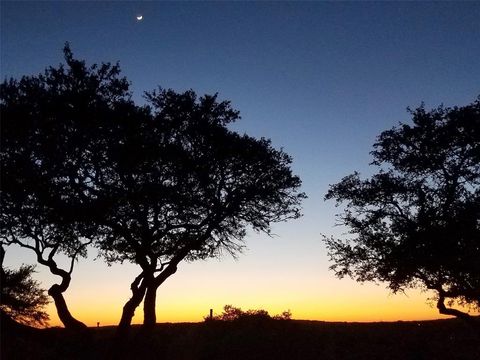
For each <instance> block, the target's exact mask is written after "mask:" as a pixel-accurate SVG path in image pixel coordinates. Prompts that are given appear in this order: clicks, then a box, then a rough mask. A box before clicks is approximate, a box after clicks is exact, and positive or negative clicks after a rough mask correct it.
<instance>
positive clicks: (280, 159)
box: [99, 90, 304, 329]
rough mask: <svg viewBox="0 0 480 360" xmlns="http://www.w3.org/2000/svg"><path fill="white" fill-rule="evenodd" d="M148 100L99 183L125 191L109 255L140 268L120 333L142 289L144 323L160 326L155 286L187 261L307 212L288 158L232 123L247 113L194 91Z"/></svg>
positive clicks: (230, 247) (106, 248)
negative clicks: (147, 110)
mask: <svg viewBox="0 0 480 360" xmlns="http://www.w3.org/2000/svg"><path fill="white" fill-rule="evenodd" d="M146 97H147V99H148V100H149V101H150V104H151V107H152V109H151V114H143V116H144V119H143V120H142V121H140V122H139V121H132V122H131V123H130V124H129V125H128V126H124V136H123V138H122V136H119V135H118V134H117V135H116V136H117V137H116V138H115V139H116V141H115V144H116V145H115V147H114V146H112V147H111V148H110V150H111V151H112V153H111V154H109V155H108V158H109V160H110V168H111V170H109V173H110V175H111V176H109V177H108V178H105V183H104V185H101V186H104V192H105V193H110V194H118V196H117V195H115V196H114V197H113V198H114V199H116V201H117V203H116V204H115V206H114V207H112V208H111V212H110V214H109V216H108V217H107V218H106V221H105V222H104V225H105V226H104V231H105V234H107V235H106V237H105V240H104V241H102V242H101V243H100V244H99V246H100V248H101V250H102V252H103V254H104V255H105V257H106V259H107V260H108V261H110V262H111V261H130V262H133V263H136V264H138V265H140V267H141V269H142V271H141V273H140V274H139V276H138V277H137V278H136V279H135V280H134V282H133V283H132V285H131V290H132V298H131V299H130V300H129V301H128V302H127V303H126V304H125V306H124V309H123V314H122V319H121V322H120V329H122V328H123V329H125V328H128V326H129V325H130V322H131V319H132V317H133V315H134V311H135V309H136V307H137V306H138V305H139V304H140V302H141V301H142V299H143V297H144V295H145V301H144V324H145V325H146V326H147V327H149V326H151V325H153V324H155V322H156V317H155V301H156V291H157V289H158V287H159V286H160V285H161V284H162V283H163V282H164V281H165V280H166V279H167V278H168V277H169V276H171V275H172V274H174V273H175V272H176V270H177V266H178V264H179V263H180V262H181V261H182V260H187V261H194V260H197V259H205V258H208V257H215V256H218V255H220V254H221V253H222V251H226V252H228V253H231V254H236V253H238V252H239V251H241V249H242V239H243V238H244V236H245V233H246V229H247V227H248V226H251V227H252V228H253V229H254V230H256V231H263V232H266V233H269V232H270V224H271V223H273V222H277V221H283V220H287V219H291V218H297V217H299V216H300V209H299V206H300V202H301V200H302V199H303V198H304V194H303V193H299V192H298V188H299V186H300V179H299V178H298V177H297V176H294V175H292V173H291V170H290V167H289V165H290V162H291V159H290V157H289V156H288V155H287V154H285V153H284V152H283V151H281V150H275V149H274V148H273V147H272V146H271V144H270V141H269V140H266V139H255V138H252V137H249V136H247V135H240V134H237V133H236V132H234V131H231V130H229V129H228V128H227V125H228V124H230V123H232V122H234V121H235V120H237V119H238V118H239V114H238V112H237V111H235V110H233V109H232V108H231V107H230V104H229V102H227V101H223V102H218V101H217V97H216V96H208V95H206V96H203V97H200V98H197V96H196V94H195V93H194V92H193V91H187V92H185V93H176V92H174V91H172V90H160V91H158V92H152V93H148V94H146ZM147 115H149V116H147ZM137 118H141V116H137ZM126 121H128V120H126ZM112 202H113V199H112Z"/></svg>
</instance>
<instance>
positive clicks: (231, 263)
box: [0, 1, 480, 325]
mask: <svg viewBox="0 0 480 360" xmlns="http://www.w3.org/2000/svg"><path fill="white" fill-rule="evenodd" d="M137 14H142V15H143V21H140V22H139V21H137V20H136V18H135V17H136V15H137ZM478 19H480V3H479V2H438V3H433V2H432V3H430V2H414V3H412V2H382V3H380V2H355V3H349V2H341V3H338V2H201V3H200V2H120V1H111V2H84V1H76V2H67V1H62V2H60V1H58V2H46V1H39V2H17V1H2V2H1V54H0V60H1V68H0V75H1V77H2V79H4V78H6V77H20V76H21V75H24V74H37V73H39V72H41V71H43V69H44V68H45V67H46V66H49V65H57V64H59V63H60V62H61V61H62V51H61V50H62V48H63V45H64V43H65V41H69V42H70V44H71V48H72V50H73V52H74V55H75V56H76V57H77V58H81V59H85V60H86V61H87V62H88V63H93V62H97V63H98V62H102V61H104V62H106V61H110V62H116V61H119V62H120V65H121V68H122V70H123V74H124V75H125V76H127V78H128V79H129V80H130V81H131V82H132V90H133V91H134V98H135V99H136V100H137V101H138V102H142V101H143V100H142V97H141V95H142V93H143V91H145V90H152V89H154V88H156V87H157V86H158V85H160V86H162V87H164V88H173V89H175V90H177V91H183V90H187V89H190V88H191V89H194V90H195V91H196V92H198V93H200V94H203V93H215V92H218V93H219V96H220V98H221V99H228V100H231V101H232V104H233V106H234V107H235V108H236V109H238V110H240V112H241V114H242V120H240V121H239V122H238V124H236V125H235V129H237V130H238V131H240V132H247V133H248V134H250V135H253V136H256V137H260V136H264V137H268V138H271V139H272V141H273V144H274V146H276V147H283V148H284V150H285V151H286V152H287V153H289V154H291V155H292V156H293V159H294V163H293V169H294V171H295V173H297V174H298V175H299V176H300V177H301V178H302V180H303V191H305V192H306V193H307V195H308V196H309V198H308V199H307V200H306V201H305V202H304V217H303V218H302V219H300V220H296V221H292V222H289V223H284V224H278V225H275V226H274V227H273V230H274V233H275V234H276V236H274V237H273V238H268V237H266V236H264V235H259V234H255V233H251V234H249V236H248V238H247V247H248V250H247V251H246V252H245V253H244V254H243V255H241V256H240V257H239V258H238V260H233V259H232V258H230V257H228V256H225V257H224V258H222V259H220V260H216V259H211V260H208V261H200V262H197V263H193V264H182V265H181V266H180V267H179V271H178V272H177V273H176V274H175V275H174V276H172V277H171V278H170V279H169V280H168V281H167V282H166V283H165V284H164V285H162V286H161V287H160V288H159V291H158V305H157V319H158V321H160V322H164V321H200V320H202V317H203V316H204V315H206V314H207V313H208V309H210V308H214V310H215V311H216V312H220V311H221V309H222V307H223V305H225V304H233V305H236V306H240V307H242V308H244V309H248V308H264V309H267V310H269V311H270V313H272V314H274V313H279V312H281V311H283V310H286V309H290V310H291V311H292V313H293V317H294V318H297V319H316V320H327V321H379V320H412V319H431V318H439V317H440V316H439V315H438V314H437V311H436V309H435V308H432V307H431V306H430V305H428V303H426V298H428V297H429V296H430V295H431V294H428V293H420V292H417V291H407V293H406V294H399V295H392V294H390V293H389V291H388V290H385V286H384V285H382V284H380V285H373V284H365V285H361V284H357V283H355V282H354V281H352V280H348V279H344V280H338V279H337V278H335V276H334V274H333V273H332V272H331V271H329V270H328V267H329V265H330V264H329V262H328V256H327V254H326V250H325V247H324V245H323V243H322V241H321V235H320V234H321V233H323V234H327V235H329V234H333V235H339V234H341V232H342V230H341V229H340V228H338V227H334V224H335V217H334V214H335V213H336V212H338V211H339V209H335V207H334V204H333V203H331V202H327V203H326V202H324V201H323V196H324V194H325V193H326V191H327V190H328V185H329V184H332V183H335V182H337V181H339V180H340V179H341V177H343V176H345V175H347V174H349V173H351V172H353V171H354V170H359V171H360V172H361V173H363V174H368V173H369V172H371V171H372V170H371V169H369V167H368V163H369V162H370V155H369V151H370V150H371V145H372V144H373V142H374V140H375V137H376V136H377V135H378V134H379V133H380V132H381V131H383V130H386V129H389V128H391V127H392V126H394V125H396V124H397V123H398V122H399V121H404V122H406V121H409V117H408V114H407V113H406V111H405V110H406V107H407V106H411V107H416V106H418V105H419V104H420V103H421V102H422V101H424V102H425V104H426V106H427V107H435V106H437V105H439V104H441V103H443V104H445V105H449V106H451V105H466V104H468V103H471V102H472V101H474V100H475V98H476V96H478V95H479V94H480V40H479V39H480V22H479V21H478ZM95 256H96V252H95V250H92V251H90V257H89V258H88V259H86V260H81V261H80V262H79V263H78V266H77V267H76V268H75V271H74V274H73V281H72V285H71V287H70V289H69V290H68V292H67V293H66V298H67V302H68V303H69V305H70V309H71V311H72V313H73V314H74V315H75V316H77V317H78V318H79V319H80V320H82V321H84V322H86V323H87V324H88V325H94V324H96V322H97V321H99V322H100V323H101V324H102V325H106V324H115V323H117V322H118V320H119V318H120V313H121V308H122V306H123V304H124V302H125V301H126V300H127V299H128V298H129V296H130V292H129V286H130V282H131V281H132V280H133V278H134V277H135V275H136V274H137V273H138V268H137V267H136V266H134V265H129V264H124V265H115V266H112V267H107V266H106V265H105V264H104V263H103V262H102V260H101V259H99V260H95V261H94V258H95ZM22 262H24V263H34V257H33V256H32V254H30V253H29V252H28V251H26V250H20V249H15V248H9V249H7V254H6V258H5V263H6V264H7V265H9V266H13V267H16V266H19V264H21V263H22ZM37 270H38V273H37V275H36V277H37V278H38V279H39V280H40V281H42V284H43V286H44V287H46V288H48V287H49V286H50V285H51V284H52V282H53V281H55V277H52V276H50V275H49V274H48V273H47V272H46V271H44V270H43V269H41V268H40V267H37ZM50 310H51V315H52V321H51V324H52V325H58V324H59V321H58V318H57V317H56V315H55V314H54V311H53V306H51V307H50ZM134 320H135V321H136V322H141V321H142V311H141V308H139V309H138V310H137V315H136V317H135V319H134Z"/></svg>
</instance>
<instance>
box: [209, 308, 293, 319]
mask: <svg viewBox="0 0 480 360" xmlns="http://www.w3.org/2000/svg"><path fill="white" fill-rule="evenodd" d="M291 318H292V313H291V312H290V310H286V311H283V312H282V313H281V314H277V315H274V316H273V317H272V316H270V314H269V313H268V311H267V310H263V309H258V310H256V309H255V310H252V309H250V310H247V311H243V310H242V309H241V308H237V307H235V306H232V305H225V306H224V307H223V312H222V313H221V314H220V315H215V316H213V317H212V318H210V317H205V318H204V319H205V321H248V320H291Z"/></svg>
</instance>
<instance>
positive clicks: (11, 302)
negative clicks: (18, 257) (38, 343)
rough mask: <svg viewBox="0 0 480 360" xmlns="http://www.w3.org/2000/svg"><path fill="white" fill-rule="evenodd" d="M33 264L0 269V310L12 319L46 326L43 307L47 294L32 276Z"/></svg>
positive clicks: (46, 321)
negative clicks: (13, 268)
mask: <svg viewBox="0 0 480 360" xmlns="http://www.w3.org/2000/svg"><path fill="white" fill-rule="evenodd" d="M34 269H35V266H32V265H22V266H21V267H20V268H19V269H18V270H11V269H4V268H3V267H2V269H1V281H0V289H1V292H0V311H2V312H3V313H4V314H6V315H8V316H9V317H10V318H12V319H13V320H15V321H17V322H19V323H22V324H25V325H31V326H46V325H47V323H48V320H49V316H48V314H47V313H46V312H45V310H44V308H45V306H46V305H47V304H48V302H49V301H48V296H47V295H46V294H45V290H43V289H41V288H40V286H39V283H38V282H37V281H35V280H34V279H33V278H32V274H33V273H34Z"/></svg>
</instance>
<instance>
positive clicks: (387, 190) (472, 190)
mask: <svg viewBox="0 0 480 360" xmlns="http://www.w3.org/2000/svg"><path fill="white" fill-rule="evenodd" d="M410 113H411V114H412V117H413V124H412V125H409V124H400V125H399V126H398V127H395V128H393V129H391V130H388V131H384V132H383V133H381V134H380V136H379V137H378V138H377V142H376V143H375V144H374V150H373V151H372V155H373V162H372V165H374V166H376V167H377V168H378V169H379V170H378V172H377V173H376V174H374V175H373V176H371V177H370V178H369V179H365V180H362V179H360V176H359V174H358V173H354V174H352V175H349V176H347V177H345V178H343V179H342V181H340V182H339V183H338V184H335V185H333V186H331V188H330V190H329V192H328V193H327V195H326V198H327V199H335V200H336V201H337V204H339V203H345V204H346V207H345V210H344V212H343V214H341V216H340V220H341V223H342V224H343V225H346V226H347V227H348V228H349V229H350V233H351V234H352V237H351V238H350V239H347V240H342V239H335V238H326V243H327V246H328V249H329V254H330V256H331V259H332V260H333V261H334V265H333V266H332V268H333V270H335V272H336V273H337V275H338V276H340V277H343V276H345V275H348V276H351V277H353V278H355V279H356V280H358V281H375V280H378V281H382V282H386V283H387V284H388V287H389V288H390V289H391V290H392V291H393V292H397V291H402V290H404V289H406V288H410V287H419V288H423V289H428V290H432V291H434V292H435V293H436V300H437V307H438V310H439V312H440V313H441V314H446V315H453V316H457V317H461V318H469V314H468V312H466V311H465V310H462V309H461V308H458V307H455V304H457V305H463V306H466V307H467V308H468V307H469V306H470V307H472V308H474V309H477V310H478V309H479V307H480V97H479V98H478V99H477V100H476V101H475V102H474V103H472V104H470V105H467V106H464V107H453V108H445V107H443V106H440V107H439V108H437V109H434V110H431V111H426V110H425V109H424V107H423V106H421V107H419V108H417V109H416V110H414V111H410Z"/></svg>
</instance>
